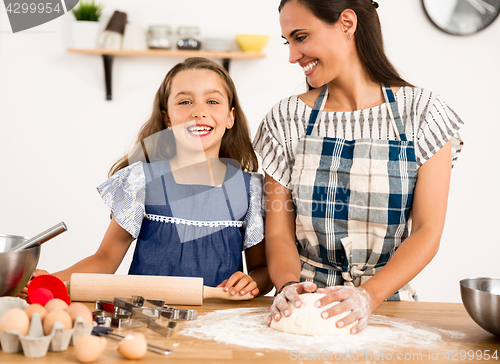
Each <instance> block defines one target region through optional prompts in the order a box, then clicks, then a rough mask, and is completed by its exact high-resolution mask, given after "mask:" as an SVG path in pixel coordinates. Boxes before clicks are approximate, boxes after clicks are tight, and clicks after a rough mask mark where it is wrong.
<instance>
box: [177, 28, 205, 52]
mask: <svg viewBox="0 0 500 364" xmlns="http://www.w3.org/2000/svg"><path fill="white" fill-rule="evenodd" d="M177 35H178V39H177V48H178V49H181V50H199V49H200V48H201V41H200V39H199V36H200V28H198V27H195V26H183V27H179V29H178V30H177Z"/></svg>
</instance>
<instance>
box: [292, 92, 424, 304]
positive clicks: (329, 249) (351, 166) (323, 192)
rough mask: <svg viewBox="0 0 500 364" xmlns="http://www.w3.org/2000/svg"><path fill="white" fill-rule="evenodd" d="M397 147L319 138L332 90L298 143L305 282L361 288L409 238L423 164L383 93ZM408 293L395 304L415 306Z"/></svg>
mask: <svg viewBox="0 0 500 364" xmlns="http://www.w3.org/2000/svg"><path fill="white" fill-rule="evenodd" d="M382 91H383V93H384V97H385V100H386V106H387V112H388V113H389V116H390V118H391V122H392V126H393V128H394V132H395V135H396V139H397V140H374V139H357V140H345V139H340V138H329V137H313V136H311V133H312V131H313V130H314V128H315V127H317V122H316V121H317V118H318V114H319V113H320V112H321V111H322V110H323V107H324V104H325V102H326V99H327V97H328V89H327V86H326V85H325V86H324V87H323V89H322V91H321V93H320V95H319V97H318V99H317V101H316V103H315V105H314V108H313V110H312V112H311V116H310V119H309V123H308V126H307V130H306V133H305V136H304V137H303V138H301V139H300V140H299V143H298V146H297V152H296V158H295V164H294V167H293V172H292V197H293V201H294V204H295V209H296V237H297V247H298V250H299V255H300V259H301V267H302V269H301V280H302V281H313V282H315V283H316V284H317V285H318V286H319V287H325V286H334V285H353V286H359V285H360V284H362V283H364V282H365V281H366V280H368V279H369V278H370V277H371V276H373V275H374V274H375V273H376V272H377V271H379V270H380V269H381V268H382V267H383V266H384V265H385V264H386V263H387V262H388V261H389V260H390V259H391V257H392V255H393V254H394V252H395V251H396V249H397V248H398V247H399V245H400V244H401V243H402V242H403V241H404V240H405V239H406V238H407V237H408V235H409V227H408V220H409V218H410V212H411V205H412V197H413V190H414V187H415V183H416V179H417V163H416V159H415V151H414V147H413V141H408V140H407V138H406V135H405V130H404V126H403V123H402V121H401V118H400V116H399V111H398V108H397V104H396V101H395V98H394V94H393V92H392V90H391V88H390V87H389V86H385V85H384V86H382ZM413 296H414V292H413V289H412V288H411V287H410V286H409V285H406V286H404V287H403V288H401V289H400V290H399V291H398V292H396V293H395V294H394V295H392V296H391V297H390V298H389V300H412V299H413Z"/></svg>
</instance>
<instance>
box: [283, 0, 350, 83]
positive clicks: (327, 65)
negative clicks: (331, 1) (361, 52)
mask: <svg viewBox="0 0 500 364" xmlns="http://www.w3.org/2000/svg"><path fill="white" fill-rule="evenodd" d="M280 24H281V34H282V37H283V38H284V39H285V40H286V44H289V47H290V53H289V61H290V63H298V64H299V65H300V67H302V70H303V71H304V74H305V76H306V77H307V78H308V80H309V84H310V85H311V86H312V87H314V88H318V87H320V86H322V85H324V84H326V83H328V82H330V81H332V80H334V79H336V78H337V77H338V76H339V75H342V74H343V73H344V70H347V69H348V66H349V61H350V59H349V53H350V52H349V51H350V50H349V49H348V45H347V36H346V35H345V33H344V32H343V29H342V26H341V24H340V21H337V22H336V23H335V24H333V25H330V24H326V23H325V22H323V21H322V20H320V19H318V18H317V17H316V16H314V14H313V13H311V11H310V10H309V9H308V8H306V7H305V6H304V5H302V4H301V3H300V2H298V1H290V2H288V3H286V5H285V6H284V7H283V9H281V12H280Z"/></svg>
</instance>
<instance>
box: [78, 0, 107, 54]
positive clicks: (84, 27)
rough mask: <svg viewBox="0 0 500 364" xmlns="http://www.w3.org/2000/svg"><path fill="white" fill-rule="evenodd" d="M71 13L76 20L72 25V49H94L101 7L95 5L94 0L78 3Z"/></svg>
mask: <svg viewBox="0 0 500 364" xmlns="http://www.w3.org/2000/svg"><path fill="white" fill-rule="evenodd" d="M71 12H72V13H73V15H74V16H75V19H76V21H75V22H74V23H73V47H74V48H79V49H88V48H96V44H97V36H98V35H99V18H100V17H101V13H102V5H101V4H98V3H97V4H96V3H95V2H94V0H92V1H80V2H79V5H78V6H77V7H76V8H74V9H73V10H72V11H71Z"/></svg>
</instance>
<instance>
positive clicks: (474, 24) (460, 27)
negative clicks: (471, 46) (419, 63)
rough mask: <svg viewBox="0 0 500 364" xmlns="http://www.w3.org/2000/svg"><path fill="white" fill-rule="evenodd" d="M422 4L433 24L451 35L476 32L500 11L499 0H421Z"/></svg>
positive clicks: (491, 21)
mask: <svg viewBox="0 0 500 364" xmlns="http://www.w3.org/2000/svg"><path fill="white" fill-rule="evenodd" d="M422 5H423V7H424V10H425V13H426V14H427V16H428V17H429V19H430V20H431V21H432V23H433V24H434V25H436V26H437V27H438V28H439V29H441V30H442V31H444V32H446V33H449V34H453V35H469V34H474V33H477V32H479V31H480V30H482V29H484V28H486V27H487V26H488V25H490V24H491V23H493V21H494V20H495V19H496V18H497V16H498V14H499V13H500V0H422Z"/></svg>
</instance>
